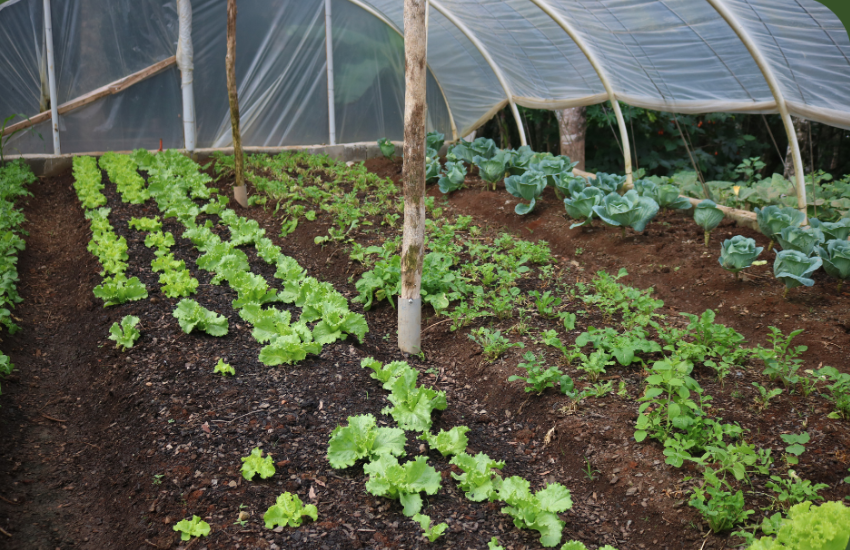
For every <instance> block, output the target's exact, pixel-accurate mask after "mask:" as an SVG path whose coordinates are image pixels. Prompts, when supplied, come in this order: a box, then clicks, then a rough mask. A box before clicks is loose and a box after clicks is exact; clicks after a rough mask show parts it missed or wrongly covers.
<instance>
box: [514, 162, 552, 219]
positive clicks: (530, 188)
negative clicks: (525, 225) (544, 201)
mask: <svg viewBox="0 0 850 550" xmlns="http://www.w3.org/2000/svg"><path fill="white" fill-rule="evenodd" d="M545 188H546V175H545V174H544V173H543V172H538V171H536V170H529V171H527V172H525V173H524V174H523V175H521V176H508V177H506V178H505V189H507V190H508V193H510V194H511V195H513V196H515V197H517V198H520V199H524V200H527V201H529V203H528V204H522V203H519V204H517V205H516V207H514V212H516V213H517V214H519V215H520V216H523V215H525V214H528V213H529V212H531V211H532V210H534V205H535V204H536V201H537V198H538V197H539V196H540V195H541V194H542V193H543V190H544V189H545Z"/></svg>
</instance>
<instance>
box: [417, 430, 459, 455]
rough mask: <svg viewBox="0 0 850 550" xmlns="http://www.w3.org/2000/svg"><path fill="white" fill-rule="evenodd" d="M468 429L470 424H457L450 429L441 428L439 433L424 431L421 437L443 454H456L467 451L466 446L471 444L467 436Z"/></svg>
mask: <svg viewBox="0 0 850 550" xmlns="http://www.w3.org/2000/svg"><path fill="white" fill-rule="evenodd" d="M468 431H469V427H468V426H455V427H454V428H452V429H451V430H449V431H445V430H440V433H438V434H437V435H433V434H432V433H431V432H423V433H422V435H421V436H419V439H423V440H425V441H427V442H428V445H429V446H430V447H431V448H432V449H436V450H438V451H440V454H441V455H443V456H449V455H456V454H459V453H462V452H464V451H466V446H467V445H469V439H468V438H467V437H466V432H468Z"/></svg>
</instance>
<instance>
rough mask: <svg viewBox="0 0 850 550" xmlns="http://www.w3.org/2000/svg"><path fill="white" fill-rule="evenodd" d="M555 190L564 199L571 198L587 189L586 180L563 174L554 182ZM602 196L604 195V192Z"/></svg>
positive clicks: (568, 173) (570, 174)
mask: <svg viewBox="0 0 850 550" xmlns="http://www.w3.org/2000/svg"><path fill="white" fill-rule="evenodd" d="M555 189H557V190H558V191H559V192H560V193H561V194H562V195H563V196H565V197H572V196H575V195H577V194H578V193H581V192H582V191H584V190H585V189H587V180H586V179H585V178H583V177H581V176H576V175H575V174H573V173H572V172H563V173H562V174H561V175H560V176H558V178H557V179H556V180H555ZM602 194H603V195H605V193H604V192H603V193H602Z"/></svg>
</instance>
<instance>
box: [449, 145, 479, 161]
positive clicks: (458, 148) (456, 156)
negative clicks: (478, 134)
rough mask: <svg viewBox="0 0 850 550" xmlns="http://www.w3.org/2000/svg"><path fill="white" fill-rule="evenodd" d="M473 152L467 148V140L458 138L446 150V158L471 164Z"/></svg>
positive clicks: (473, 156)
mask: <svg viewBox="0 0 850 550" xmlns="http://www.w3.org/2000/svg"><path fill="white" fill-rule="evenodd" d="M473 158H475V152H474V151H473V150H472V149H470V148H469V142H468V141H463V140H460V141H458V142H457V143H456V144H455V145H454V146H453V147H449V150H448V152H446V160H447V161H450V162H465V163H467V164H468V165H470V166H472V164H474V163H473V162H472V159H473Z"/></svg>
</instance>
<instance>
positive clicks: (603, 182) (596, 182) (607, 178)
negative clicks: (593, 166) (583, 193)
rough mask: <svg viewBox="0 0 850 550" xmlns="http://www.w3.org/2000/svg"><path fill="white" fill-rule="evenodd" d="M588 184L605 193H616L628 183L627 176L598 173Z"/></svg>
mask: <svg viewBox="0 0 850 550" xmlns="http://www.w3.org/2000/svg"><path fill="white" fill-rule="evenodd" d="M588 183H589V184H590V185H592V186H593V187H598V188H599V189H602V190H603V191H605V193H616V192H617V191H619V190H620V187H622V186H623V184H624V183H626V176H618V175H617V174H607V173H605V172H597V173H596V177H595V178H591V179H589V180H588Z"/></svg>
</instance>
